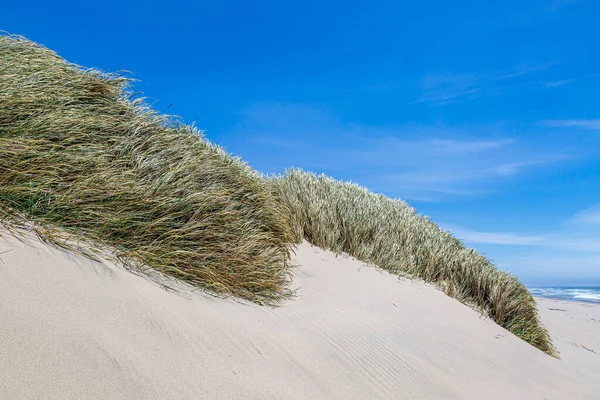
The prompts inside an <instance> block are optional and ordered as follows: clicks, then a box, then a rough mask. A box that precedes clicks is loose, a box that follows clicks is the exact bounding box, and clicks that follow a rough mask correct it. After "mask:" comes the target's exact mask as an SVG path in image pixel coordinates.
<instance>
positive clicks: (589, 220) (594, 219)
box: [570, 205, 600, 226]
mask: <svg viewBox="0 0 600 400" xmlns="http://www.w3.org/2000/svg"><path fill="white" fill-rule="evenodd" d="M570 222H571V223H574V224H579V225H597V226H600V205H598V206H595V207H592V208H588V209H587V210H583V211H581V212H580V213H578V214H576V215H575V216H573V218H571V220H570Z"/></svg>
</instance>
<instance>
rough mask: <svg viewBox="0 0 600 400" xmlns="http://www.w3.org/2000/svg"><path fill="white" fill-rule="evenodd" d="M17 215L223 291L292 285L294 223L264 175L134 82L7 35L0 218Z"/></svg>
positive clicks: (244, 294)
mask: <svg viewBox="0 0 600 400" xmlns="http://www.w3.org/2000/svg"><path fill="white" fill-rule="evenodd" d="M17 214H19V215H24V216H25V217H26V218H27V219H28V220H30V221H33V222H34V223H35V224H37V225H41V226H44V225H48V226H55V227H58V228H61V229H62V230H65V231H67V232H69V233H72V234H74V235H78V236H80V237H83V238H85V239H86V240H90V241H92V242H96V243H100V244H103V245H107V246H110V247H111V248H113V249H115V251H116V253H117V256H118V257H119V258H121V259H123V260H131V261H133V262H135V263H141V264H142V265H144V266H148V267H152V268H154V269H156V270H158V271H160V272H163V273H166V274H169V275H172V276H175V277H177V278H179V279H182V280H184V281H187V282H189V283H192V284H195V285H199V286H201V287H203V288H206V289H209V290H210V291H213V292H217V293H220V294H226V295H228V294H231V295H235V296H239V297H241V298H244V299H248V300H252V301H257V302H273V301H277V300H279V299H281V298H282V297H284V296H285V295H286V293H287V289H286V287H287V286H286V283H287V282H288V281H289V279H288V277H289V272H288V267H287V262H288V260H289V256H290V250H291V244H290V243H291V235H290V229H289V225H288V224H287V221H286V219H285V218H284V215H283V214H282V212H281V207H280V206H278V204H277V203H276V202H275V201H274V199H273V197H272V195H271V191H270V187H269V184H268V183H267V182H265V181H264V180H263V179H262V177H261V176H260V175H258V174H257V173H256V172H254V171H253V170H251V169H250V168H249V167H248V166H246V165H245V164H244V163H243V162H241V161H240V160H238V159H236V158H233V157H231V156H229V155H228V154H226V153H225V152H224V151H223V150H222V149H220V148H218V147H217V146H215V145H213V144H211V143H209V142H208V141H206V140H204V139H202V138H201V135H199V132H197V131H196V130H195V129H193V128H191V127H188V126H182V125H178V124H176V123H175V122H174V121H173V120H171V119H169V118H167V117H165V116H160V115H158V114H156V113H155V112H154V111H152V110H150V109H149V108H148V107H147V106H145V105H144V103H143V101H142V100H140V99H134V98H133V97H132V95H131V94H130V90H129V81H128V80H127V79H125V78H123V77H119V76H115V75H108V74H104V73H101V72H98V71H95V70H83V69H81V68H80V67H78V66H76V65H72V64H69V63H67V62H65V61H64V60H63V59H61V58H60V57H58V56H57V55H56V54H55V53H53V52H52V51H50V50H48V49H46V48H44V47H42V46H39V45H37V44H35V43H32V42H30V41H28V40H25V39H23V38H19V37H13V36H7V35H4V36H2V35H0V220H5V221H9V220H10V219H11V217H13V218H14V217H16V216H17ZM49 232H51V231H49Z"/></svg>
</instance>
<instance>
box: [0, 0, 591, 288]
mask: <svg viewBox="0 0 600 400" xmlns="http://www.w3.org/2000/svg"><path fill="white" fill-rule="evenodd" d="M81 3H82V4H79V5H74V4H72V2H64V3H62V4H61V2H36V1H33V2H29V3H28V4H27V6H26V7H25V6H23V5H19V4H17V3H16V2H9V3H8V4H4V5H3V6H2V13H1V14H0V29H4V30H6V31H9V32H11V33H15V34H21V35H24V36H26V37H28V38H30V39H32V40H34V41H37V42H39V43H42V44H44V45H46V46H48V47H50V48H52V49H53V50H55V51H57V52H58V53H59V54H60V55H61V56H63V57H65V58H66V59H68V60H69V61H71V62H75V63H78V64H81V65H84V66H89V67H98V68H102V69H104V70H107V71H116V70H127V71H132V72H133V73H134V77H135V78H136V79H138V80H139V82H138V83H137V84H136V89H138V90H140V91H143V92H144V93H145V95H146V96H147V97H148V100H149V101H150V102H151V103H152V104H153V105H154V107H155V108H156V109H158V110H160V111H163V110H166V109H168V112H169V113H174V114H177V115H180V116H182V117H183V118H184V120H185V121H186V122H188V123H191V122H194V123H195V124H196V125H197V126H198V127H199V128H201V129H204V130H205V134H206V136H207V137H208V138H209V139H211V140H212V141H215V142H217V143H219V144H221V145H223V146H224V147H225V148H227V149H228V150H229V151H230V152H232V153H234V154H237V155H239V156H241V157H242V158H244V159H245V160H247V161H248V162H249V163H250V164H251V165H252V166H254V167H255V168H257V169H259V170H261V171H263V172H267V173H277V172H281V171H283V170H284V169H285V168H287V167H290V166H297V167H301V168H304V169H308V170H312V171H315V172H319V173H320V172H324V173H327V174H329V175H332V176H333V177H336V178H339V179H344V180H353V181H355V182H358V183H360V184H362V185H364V186H367V187H369V188H370V189H372V190H374V191H377V192H382V193H385V194H387V195H389V196H393V197H400V198H404V199H405V200H407V201H408V202H409V203H410V204H412V205H413V206H414V207H415V208H417V210H418V211H419V212H421V213H422V214H426V215H429V216H430V217H431V218H432V219H433V220H435V221H436V222H438V223H439V224H440V225H442V226H443V227H444V228H446V229H448V230H450V231H452V232H453V233H455V234H456V235H457V236H458V237H460V238H462V239H463V240H464V241H465V242H466V243H468V244H469V245H471V246H473V247H475V248H477V249H478V250H480V251H481V252H483V253H485V254H486V255H487V256H488V257H490V258H491V259H492V260H494V261H495V262H496V263H497V265H498V266H499V267H500V268H502V269H506V270H510V271H511V272H513V273H515V274H516V275H517V276H519V277H520V278H521V279H522V280H523V281H524V282H525V283H527V284H530V285H556V284H567V285H568V284H570V285H582V284H588V285H600V95H599V93H600V47H598V43H599V41H600V26H598V25H597V24H596V20H597V16H598V15H600V3H599V2H597V1H595V0H530V1H513V0H505V1H453V2H445V1H440V0H437V1H420V2H398V1H368V2H367V1H361V2H354V1H329V2H320V1H319V2H318V1H306V0H305V1H298V2H290V1H287V2H286V1H253V2H246V1H221V2H204V1H195V2H176V1H171V2H165V1H162V2H156V3H153V2H136V1H129V2H123V3H121V2H111V1H103V2H100V3H99V2H81Z"/></svg>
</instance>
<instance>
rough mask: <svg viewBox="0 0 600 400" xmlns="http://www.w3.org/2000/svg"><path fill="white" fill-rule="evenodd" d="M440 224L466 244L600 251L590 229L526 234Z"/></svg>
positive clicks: (599, 245)
mask: <svg viewBox="0 0 600 400" xmlns="http://www.w3.org/2000/svg"><path fill="white" fill-rule="evenodd" d="M598 217H600V215H596V214H591V220H589V219H586V220H585V221H586V223H587V222H591V223H595V222H598V223H600V219H598V220H597V221H596V220H595V218H598ZM441 226H442V227H443V228H444V229H446V230H447V231H449V232H451V233H452V234H453V235H455V236H456V237H458V238H459V239H461V240H463V241H465V242H466V243H468V244H486V245H505V246H533V247H541V248H553V249H562V250H565V251H571V252H590V253H598V252H600V238H599V237H598V236H597V234H596V233H597V232H592V231H572V230H568V229H564V227H562V229H559V231H557V232H554V233H544V234H527V233H520V232H486V231H477V230H471V229H467V228H464V227H461V226H458V225H452V224H442V225H441Z"/></svg>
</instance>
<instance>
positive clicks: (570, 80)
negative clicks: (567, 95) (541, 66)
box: [544, 78, 577, 88]
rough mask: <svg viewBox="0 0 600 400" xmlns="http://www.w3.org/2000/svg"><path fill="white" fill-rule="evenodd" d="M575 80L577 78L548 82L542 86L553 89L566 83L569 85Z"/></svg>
mask: <svg viewBox="0 0 600 400" xmlns="http://www.w3.org/2000/svg"><path fill="white" fill-rule="evenodd" d="M576 80H577V78H569V79H562V80H558V81H548V82H546V83H545V84H544V86H545V87H547V88H553V87H558V86H563V85H566V84H567V83H571V82H574V81H576Z"/></svg>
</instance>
